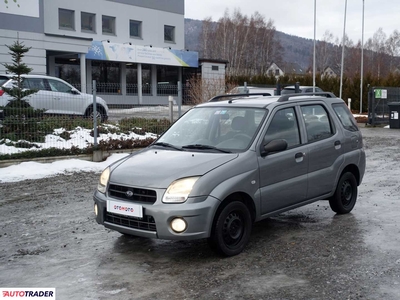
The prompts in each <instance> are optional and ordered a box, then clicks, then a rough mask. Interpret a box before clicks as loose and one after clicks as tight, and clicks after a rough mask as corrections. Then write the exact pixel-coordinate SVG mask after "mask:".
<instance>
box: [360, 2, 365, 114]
mask: <svg viewBox="0 0 400 300" xmlns="http://www.w3.org/2000/svg"><path fill="white" fill-rule="evenodd" d="M363 80H364V0H363V9H362V35H361V83H360V114H362V107H363Z"/></svg>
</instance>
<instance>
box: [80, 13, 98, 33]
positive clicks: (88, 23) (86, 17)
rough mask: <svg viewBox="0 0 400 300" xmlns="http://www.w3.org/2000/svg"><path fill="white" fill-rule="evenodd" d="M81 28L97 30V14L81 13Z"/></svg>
mask: <svg viewBox="0 0 400 300" xmlns="http://www.w3.org/2000/svg"><path fill="white" fill-rule="evenodd" d="M81 30H82V31H90V32H96V15H95V14H90V13H85V12H82V13H81Z"/></svg>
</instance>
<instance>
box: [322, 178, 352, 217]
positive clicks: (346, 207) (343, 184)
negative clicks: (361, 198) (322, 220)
mask: <svg viewBox="0 0 400 300" xmlns="http://www.w3.org/2000/svg"><path fill="white" fill-rule="evenodd" d="M356 200H357V180H356V178H355V177H354V175H353V174H352V173H350V172H347V173H344V174H343V175H342V176H341V177H340V179H339V182H338V185H337V187H336V191H335V194H334V195H333V196H332V197H331V198H330V199H329V205H330V207H331V209H332V210H333V211H334V212H336V213H338V214H347V213H349V212H351V211H352V209H353V208H354V205H355V204H356Z"/></svg>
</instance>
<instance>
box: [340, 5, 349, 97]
mask: <svg viewBox="0 0 400 300" xmlns="http://www.w3.org/2000/svg"><path fill="white" fill-rule="evenodd" d="M346 13H347V0H346V1H345V4H344V25H343V42H342V65H341V66H340V93H339V98H342V90H343V65H344V47H345V45H344V42H345V39H346Z"/></svg>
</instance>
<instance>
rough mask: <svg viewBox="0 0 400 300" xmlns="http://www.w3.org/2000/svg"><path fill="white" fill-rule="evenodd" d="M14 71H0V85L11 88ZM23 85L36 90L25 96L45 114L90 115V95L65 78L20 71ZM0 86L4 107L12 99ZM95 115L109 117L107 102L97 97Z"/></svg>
mask: <svg viewBox="0 0 400 300" xmlns="http://www.w3.org/2000/svg"><path fill="white" fill-rule="evenodd" d="M13 77H14V75H11V74H0V87H6V88H12V87H13V84H15V83H16V82H15V80H14V79H13ZM21 77H22V78H23V87H24V88H26V89H34V90H37V92H36V93H34V94H31V95H29V96H26V97H25V98H24V100H25V101H26V102H28V103H29V105H30V106H31V107H33V108H35V109H45V110H46V111H45V113H46V114H54V115H59V114H62V115H79V116H84V117H90V118H93V95H90V94H85V93H81V92H80V91H78V90H77V89H76V88H74V87H73V86H72V85H70V84H69V83H67V82H65V81H64V80H62V79H60V78H57V77H51V76H43V75H22V76H21ZM11 99H12V98H11V96H10V95H8V94H7V93H6V92H5V91H4V90H3V89H1V88H0V107H6V106H7V105H8V104H9V101H10V100H11ZM96 104H97V105H96V108H97V109H96V115H97V118H98V119H101V121H102V122H104V121H106V120H107V118H108V106H107V103H106V102H105V101H104V100H103V99H102V98H100V97H96Z"/></svg>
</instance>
